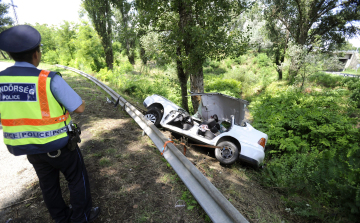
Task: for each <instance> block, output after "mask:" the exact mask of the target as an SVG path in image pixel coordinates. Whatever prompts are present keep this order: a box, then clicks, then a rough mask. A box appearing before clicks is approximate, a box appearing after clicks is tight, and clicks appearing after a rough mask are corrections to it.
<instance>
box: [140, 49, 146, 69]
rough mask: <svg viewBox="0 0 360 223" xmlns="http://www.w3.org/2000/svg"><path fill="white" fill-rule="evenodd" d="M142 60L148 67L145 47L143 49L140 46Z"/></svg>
mask: <svg viewBox="0 0 360 223" xmlns="http://www.w3.org/2000/svg"><path fill="white" fill-rule="evenodd" d="M140 59H141V61H142V63H143V64H144V65H146V63H147V58H146V55H145V49H144V48H143V47H141V46H140Z"/></svg>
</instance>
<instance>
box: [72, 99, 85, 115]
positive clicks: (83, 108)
mask: <svg viewBox="0 0 360 223" xmlns="http://www.w3.org/2000/svg"><path fill="white" fill-rule="evenodd" d="M84 110H85V101H84V100H82V104H81V105H80V106H79V107H78V108H77V109H75V110H74V112H75V113H83V112H84Z"/></svg>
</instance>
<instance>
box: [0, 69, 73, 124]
mask: <svg viewBox="0 0 360 223" xmlns="http://www.w3.org/2000/svg"><path fill="white" fill-rule="evenodd" d="M49 73H50V71H47V70H42V71H41V72H40V75H39V79H38V93H39V102H40V109H41V116H42V119H29V118H21V119H2V120H1V124H2V125H3V126H20V125H35V126H39V125H51V124H56V123H60V122H64V121H66V120H67V119H68V117H69V112H66V114H65V115H61V116H59V117H55V118H50V109H49V103H48V98H47V93H46V80H47V77H48V75H49Z"/></svg>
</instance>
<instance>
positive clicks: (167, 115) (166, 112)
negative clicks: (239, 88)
mask: <svg viewBox="0 0 360 223" xmlns="http://www.w3.org/2000/svg"><path fill="white" fill-rule="evenodd" d="M193 95H194V94H193ZM195 95H200V96H201V105H200V106H199V111H200V112H201V115H199V113H200V112H199V113H198V114H197V115H198V116H197V117H196V118H199V116H200V118H202V119H203V120H204V119H205V120H206V119H209V118H210V117H211V114H217V116H218V119H219V121H218V122H219V123H222V122H224V121H225V122H230V124H231V128H229V129H228V130H227V131H225V132H221V133H219V134H218V135H216V136H215V137H214V138H211V139H210V138H206V137H204V136H202V135H199V134H198V132H199V128H200V125H201V122H193V123H192V124H193V126H192V127H190V128H189V129H187V130H185V129H182V128H180V127H178V126H174V124H173V123H174V122H175V123H176V122H177V119H178V118H181V117H186V116H189V117H190V115H189V114H188V113H187V112H186V111H185V110H184V109H182V108H181V107H179V106H177V105H175V104H174V103H173V102H171V101H170V100H168V99H166V98H164V97H162V96H159V95H152V96H149V97H147V98H146V99H145V100H144V106H145V107H147V108H149V107H150V106H151V105H155V104H157V105H161V106H162V108H161V109H163V116H162V119H161V121H160V125H161V126H162V127H163V128H166V129H168V130H169V131H172V132H175V133H178V134H180V135H183V136H186V137H189V138H191V139H192V140H195V141H197V142H200V143H203V144H206V145H212V146H216V145H218V144H219V142H220V141H221V140H222V139H223V138H224V137H227V138H229V137H230V138H232V139H234V140H236V141H237V142H238V143H239V144H240V147H241V148H239V149H240V154H239V158H240V159H241V160H244V161H249V160H250V161H251V163H252V164H256V165H259V164H260V163H262V162H263V160H264V157H265V152H264V150H265V149H264V148H263V147H262V146H261V145H259V144H258V141H259V140H260V139H261V138H265V140H266V141H265V142H267V140H268V136H267V135H266V134H265V133H263V132H261V131H259V130H257V129H255V128H253V127H252V126H251V125H250V124H249V123H244V122H243V118H244V114H245V109H244V108H245V106H246V105H247V104H248V102H247V101H245V100H242V99H235V98H232V97H230V96H224V95H222V94H219V93H216V94H215V93H212V94H195ZM234 99H235V100H234ZM221 106H225V107H226V111H222V110H221ZM211 112H216V113H211ZM194 116H195V115H194ZM194 116H193V117H194ZM234 116H236V117H238V118H241V120H240V121H239V120H236V118H235V117H234ZM229 119H230V120H229Z"/></svg>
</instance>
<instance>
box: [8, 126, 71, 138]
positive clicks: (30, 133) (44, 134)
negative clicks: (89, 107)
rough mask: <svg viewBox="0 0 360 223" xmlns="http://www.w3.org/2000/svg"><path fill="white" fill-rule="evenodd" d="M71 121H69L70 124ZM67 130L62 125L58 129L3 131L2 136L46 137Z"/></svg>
mask: <svg viewBox="0 0 360 223" xmlns="http://www.w3.org/2000/svg"><path fill="white" fill-rule="evenodd" d="M71 123H72V122H70V124H71ZM67 131H68V127H67V126H64V127H62V128H60V129H56V130H50V131H43V132H34V131H27V132H13V133H8V132H4V138H6V139H23V138H40V139H42V138H47V137H51V136H56V135H59V134H61V133H64V132H67Z"/></svg>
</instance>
